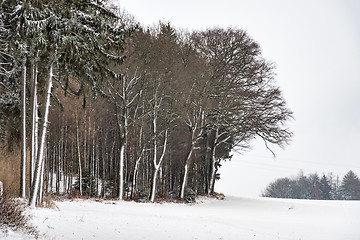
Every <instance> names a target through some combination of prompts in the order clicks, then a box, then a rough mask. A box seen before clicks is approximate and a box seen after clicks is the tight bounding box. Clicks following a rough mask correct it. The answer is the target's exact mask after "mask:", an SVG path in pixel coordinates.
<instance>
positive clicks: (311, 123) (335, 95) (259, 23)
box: [114, 0, 360, 196]
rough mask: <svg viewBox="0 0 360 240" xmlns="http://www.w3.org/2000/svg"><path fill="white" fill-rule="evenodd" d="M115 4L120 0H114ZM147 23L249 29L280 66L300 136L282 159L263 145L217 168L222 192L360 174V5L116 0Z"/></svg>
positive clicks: (329, 0) (246, 192) (320, 0)
mask: <svg viewBox="0 0 360 240" xmlns="http://www.w3.org/2000/svg"><path fill="white" fill-rule="evenodd" d="M114 1H115V0H114ZM118 3H119V4H120V7H121V8H122V9H125V10H127V11H129V12H130V13H131V14H133V15H134V16H135V17H136V19H137V20H138V21H139V22H141V23H142V24H144V25H152V24H156V23H158V21H159V20H163V21H169V22H170V23H172V25H174V26H175V27H179V28H183V29H187V30H189V31H191V30H205V29H206V28H210V27H213V26H218V27H224V28H226V27H229V26H232V27H238V28H241V29H244V30H247V32H248V34H249V35H250V36H252V38H253V39H255V40H256V41H257V42H258V43H259V44H260V46H261V48H262V52H263V56H264V57H265V58H266V59H268V60H271V61H273V62H275V63H276V65H277V69H276V73H277V77H276V80H277V84H278V85H279V86H280V88H281V90H282V92H283V95H284V97H285V99H286V100H287V102H288V105H289V107H290V108H291V110H292V111H293V112H294V115H295V120H294V121H292V122H290V123H289V127H290V128H291V130H292V131H293V132H294V134H295V136H294V138H293V140H292V142H291V145H290V146H288V147H286V148H285V149H284V150H283V149H279V148H275V150H276V153H277V157H276V158H275V159H274V158H273V157H272V154H271V153H270V152H269V151H267V150H266V149H265V147H264V145H263V143H262V142H261V141H254V144H253V146H254V147H253V149H252V150H251V151H249V152H247V153H244V154H242V155H237V154H235V155H234V157H233V159H232V161H231V162H229V163H224V164H223V167H222V168H221V169H220V173H221V178H222V179H221V180H220V181H218V182H217V187H216V189H217V191H220V192H224V193H225V194H228V195H242V196H258V195H259V194H260V193H261V191H262V190H264V189H265V187H266V186H267V184H268V183H269V182H271V181H273V180H274V179H276V178H278V177H285V176H295V175H296V174H297V173H298V172H299V171H300V170H303V171H304V173H305V174H308V173H313V172H318V173H319V174H322V173H328V172H333V173H334V174H339V175H340V176H341V177H342V175H344V174H345V173H346V172H347V171H348V170H350V169H351V170H353V171H354V172H355V173H357V174H358V175H359V176H360V1H357V0H342V1H338V0H316V1H313V0H302V1H288V0H274V1H271V0H241V1H238V0H222V1H213V0H182V1H174V2H171V1H165V0H118Z"/></svg>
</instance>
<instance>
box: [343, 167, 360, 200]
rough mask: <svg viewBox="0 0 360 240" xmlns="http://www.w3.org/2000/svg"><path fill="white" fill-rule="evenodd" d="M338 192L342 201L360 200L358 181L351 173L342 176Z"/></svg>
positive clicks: (359, 181)
mask: <svg viewBox="0 0 360 240" xmlns="http://www.w3.org/2000/svg"><path fill="white" fill-rule="evenodd" d="M340 192H341V196H342V199H344V200H360V180H359V177H358V176H357V175H356V174H355V173H354V172H353V171H349V172H348V173H347V174H346V175H345V176H344V178H343V180H342V184H341V186H340Z"/></svg>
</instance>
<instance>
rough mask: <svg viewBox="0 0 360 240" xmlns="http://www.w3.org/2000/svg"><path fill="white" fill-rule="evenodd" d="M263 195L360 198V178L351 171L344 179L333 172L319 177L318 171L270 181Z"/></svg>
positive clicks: (307, 197)
mask: <svg viewBox="0 0 360 240" xmlns="http://www.w3.org/2000/svg"><path fill="white" fill-rule="evenodd" d="M262 196H263V197H273V198H293V199H316V200H360V179H359V177H358V176H357V175H356V174H355V173H354V172H353V171H351V170H350V171H349V172H347V173H346V174H345V176H344V177H343V178H342V180H340V179H339V176H335V175H333V174H328V175H325V174H323V175H322V177H319V175H318V174H317V173H313V174H309V175H308V176H304V175H303V173H302V172H301V173H300V174H299V176H297V177H296V178H287V177H285V178H279V179H277V180H275V181H274V182H272V183H270V184H269V185H268V186H267V188H266V189H265V191H264V193H263V194H262Z"/></svg>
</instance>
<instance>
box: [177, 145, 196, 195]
mask: <svg viewBox="0 0 360 240" xmlns="http://www.w3.org/2000/svg"><path fill="white" fill-rule="evenodd" d="M193 149H194V147H193V145H192V146H191V149H190V151H189V153H188V156H187V158H186V164H185V167H184V178H183V182H182V185H181V192H180V198H184V195H185V187H186V184H187V179H188V174H189V167H190V159H191V155H192V152H193Z"/></svg>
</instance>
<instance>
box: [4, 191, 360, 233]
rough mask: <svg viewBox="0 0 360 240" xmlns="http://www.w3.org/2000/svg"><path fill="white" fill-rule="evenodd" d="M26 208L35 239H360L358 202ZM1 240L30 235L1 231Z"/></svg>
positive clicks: (234, 200)
mask: <svg viewBox="0 0 360 240" xmlns="http://www.w3.org/2000/svg"><path fill="white" fill-rule="evenodd" d="M56 206H57V208H54V209H49V208H37V209H33V210H29V213H30V214H31V215H32V224H33V225H35V226H37V228H38V230H39V231H40V233H41V234H42V237H41V238H40V239H58V240H62V239H64V240H65V239H66V240H72V239H74V240H81V239H84V240H91V239H122V240H126V239H131V240H138V239H173V240H174V239H175V240H176V239H179V240H180V239H189V240H190V239H198V240H201V239H206V240H211V239H217V240H220V239H222V240H233V239H240V240H249V239H260V240H275V239H276V240H278V239H280V240H285V239H286V240H300V239H301V240H320V239H326V240H339V239H346V240H359V239H360V227H359V226H360V217H359V216H360V201H319V200H290V199H269V198H238V197H226V198H225V200H216V199H199V200H198V201H197V203H196V204H179V203H155V204H152V203H135V202H125V201H123V202H120V201H101V202H97V201H91V200H74V201H69V200H66V201H58V202H56ZM0 239H6V240H19V239H27V240H30V239H33V238H32V237H29V236H25V235H22V234H19V233H14V232H8V233H7V234H5V233H1V232H0Z"/></svg>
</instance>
